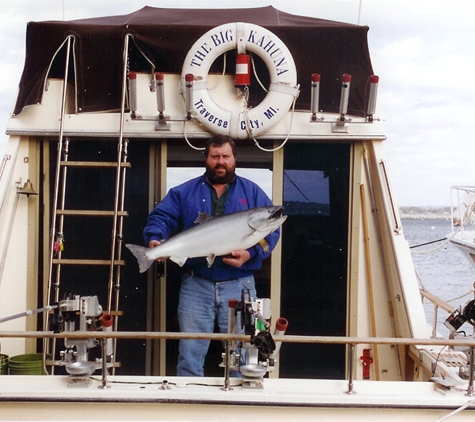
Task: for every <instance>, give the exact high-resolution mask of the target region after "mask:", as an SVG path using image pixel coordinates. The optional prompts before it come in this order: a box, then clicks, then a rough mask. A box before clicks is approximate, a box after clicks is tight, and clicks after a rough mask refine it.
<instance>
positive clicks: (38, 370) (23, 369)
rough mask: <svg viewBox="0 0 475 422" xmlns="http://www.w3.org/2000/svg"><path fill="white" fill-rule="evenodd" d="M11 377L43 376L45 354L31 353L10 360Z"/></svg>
mask: <svg viewBox="0 0 475 422" xmlns="http://www.w3.org/2000/svg"><path fill="white" fill-rule="evenodd" d="M8 369H9V373H10V375H43V374H44V372H43V353H31V354H26V355H18V356H13V357H11V358H10V361H9V363H8Z"/></svg>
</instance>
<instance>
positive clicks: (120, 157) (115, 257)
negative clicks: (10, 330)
mask: <svg viewBox="0 0 475 422" xmlns="http://www.w3.org/2000/svg"><path fill="white" fill-rule="evenodd" d="M73 41H74V38H73V36H69V37H68V38H67V40H66V41H65V43H66V62H65V73H64V83H63V92H62V102H61V116H60V131H59V139H58V150H57V161H56V172H55V180H54V193H53V198H52V213H51V214H52V216H51V226H50V242H49V262H48V263H49V266H48V281H47V291H46V298H45V299H46V301H47V302H48V303H56V302H59V300H60V286H61V267H62V266H63V265H88V266H90V265H100V266H108V267H109V277H108V284H107V307H106V309H107V313H108V314H111V315H112V316H113V319H114V323H113V330H114V331H117V325H118V316H119V315H120V314H121V312H120V311H119V292H120V276H121V271H120V270H121V266H123V265H124V264H125V262H124V260H122V234H123V225H124V218H125V217H127V215H128V213H127V212H126V211H125V210H124V202H125V180H126V173H127V169H129V168H130V167H131V166H130V163H129V162H128V161H127V146H128V140H127V139H124V137H123V125H124V115H125V101H126V77H127V51H128V36H126V37H125V40H124V70H123V86H122V98H121V103H122V107H121V116H120V130H119V137H118V143H117V160H116V162H100V161H92V162H91V161H69V159H68V156H69V147H70V140H69V139H68V138H64V121H65V119H64V118H65V108H66V91H67V76H68V72H69V60H70V54H71V45H72V43H73ZM72 167H74V168H77V169H84V171H87V169H91V168H94V169H98V168H99V169H111V170H114V169H115V171H116V177H115V187H114V201H113V202H114V204H113V209H112V210H107V211H102V210H73V209H66V208H65V203H66V195H67V193H68V190H67V187H66V181H67V173H68V169H69V168H72ZM69 216H87V217H91V218H93V217H98V218H104V217H110V218H112V232H111V242H110V259H97V260H95V259H74V258H73V259H72V258H69V259H64V258H62V247H61V244H62V240H63V238H64V234H63V229H64V221H65V218H67V217H69ZM48 329H49V315H48V314H46V317H45V319H44V330H45V331H47V330H48ZM113 344H114V346H113V360H114V361H113V362H112V367H113V370H115V366H116V365H115V364H116V362H115V356H116V353H115V352H116V341H114V342H113ZM55 348H56V344H55V340H54V339H53V340H52V341H51V343H48V341H47V340H45V344H44V348H43V355H44V361H45V357H46V354H47V353H50V354H52V355H53V359H54V353H55ZM51 373H54V366H53V367H52V371H51Z"/></svg>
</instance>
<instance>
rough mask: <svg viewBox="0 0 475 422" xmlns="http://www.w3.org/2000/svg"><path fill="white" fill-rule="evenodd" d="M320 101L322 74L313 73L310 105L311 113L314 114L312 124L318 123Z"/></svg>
mask: <svg viewBox="0 0 475 422" xmlns="http://www.w3.org/2000/svg"><path fill="white" fill-rule="evenodd" d="M319 100H320V74H318V73H312V77H311V103H310V111H311V113H312V118H311V121H312V122H316V121H317V113H318V108H319Z"/></svg>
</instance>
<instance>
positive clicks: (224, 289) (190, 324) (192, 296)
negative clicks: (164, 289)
mask: <svg viewBox="0 0 475 422" xmlns="http://www.w3.org/2000/svg"><path fill="white" fill-rule="evenodd" d="M243 289H249V291H250V296H251V298H252V299H253V300H255V298H256V288H255V282H254V277H252V276H250V277H244V278H239V279H236V280H229V281H222V282H213V281H209V280H206V279H204V278H200V277H196V276H193V275H190V274H185V276H184V277H183V280H182V284H181V289H180V298H179V302H178V322H179V324H180V331H181V332H183V333H212V332H213V331H214V326H215V322H217V324H218V327H219V332H220V333H227V332H228V301H229V300H230V299H237V300H239V301H240V300H241V293H242V290H243ZM239 317H240V316H239V314H238V318H239ZM238 330H239V332H242V331H241V324H240V319H239V321H238ZM209 343H210V340H180V346H179V355H178V365H177V375H178V376H201V377H202V376H203V375H204V368H203V367H204V362H205V357H206V354H207V353H208V348H209Z"/></svg>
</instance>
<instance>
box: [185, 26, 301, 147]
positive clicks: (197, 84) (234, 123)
mask: <svg viewBox="0 0 475 422" xmlns="http://www.w3.org/2000/svg"><path fill="white" fill-rule="evenodd" d="M232 49H238V52H239V53H242V52H244V51H247V50H248V51H251V52H253V53H255V54H257V55H258V56H259V57H260V58H261V59H262V60H263V61H264V63H265V64H266V66H267V69H268V71H269V76H270V86H269V88H268V92H267V95H266V97H265V98H264V100H263V101H262V102H261V103H260V104H259V105H258V106H256V107H255V108H252V109H247V110H243V111H231V110H226V109H225V108H222V107H221V106H219V105H218V104H216V103H215V102H214V101H213V100H212V98H211V96H210V94H209V92H208V81H207V77H208V73H209V69H210V67H211V65H212V64H213V62H214V61H215V60H216V58H218V57H219V56H220V55H221V54H223V53H225V52H227V51H229V50H232ZM186 74H193V75H194V82H193V115H194V116H195V117H196V119H197V120H198V121H199V122H200V123H201V124H202V125H203V126H204V127H205V128H206V129H207V130H209V131H210V132H212V133H219V134H223V135H229V136H231V137H232V138H234V139H245V138H248V137H254V136H258V135H259V134H261V133H263V132H265V131H267V130H269V129H270V128H271V127H272V126H274V125H275V124H276V123H278V122H279V120H281V119H282V118H283V117H284V115H285V114H286V113H287V111H288V110H289V109H290V107H291V106H292V103H293V101H294V100H295V99H296V98H297V96H298V94H299V89H298V86H297V71H296V68H295V62H294V59H293V57H292V55H291V54H290V51H289V49H288V48H287V47H286V45H285V44H284V43H283V42H282V41H281V40H280V39H279V38H278V37H277V36H276V35H274V34H273V33H272V32H270V31H268V30H267V29H265V28H263V27H261V26H258V25H254V24H250V23H241V22H235V23H227V24H224V25H220V26H217V27H215V28H213V29H211V30H209V31H208V32H206V33H205V34H204V35H203V36H201V37H200V38H199V39H198V40H197V41H196V42H195V43H194V44H193V46H192V47H191V49H190V50H189V51H188V54H187V55H186V58H185V61H184V63H183V69H182V74H181V85H182V90H183V89H184V86H185V75H186Z"/></svg>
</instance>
